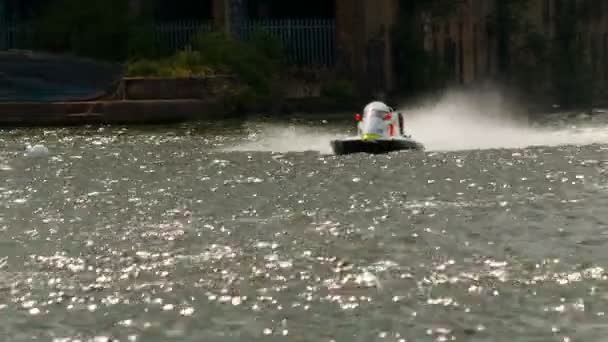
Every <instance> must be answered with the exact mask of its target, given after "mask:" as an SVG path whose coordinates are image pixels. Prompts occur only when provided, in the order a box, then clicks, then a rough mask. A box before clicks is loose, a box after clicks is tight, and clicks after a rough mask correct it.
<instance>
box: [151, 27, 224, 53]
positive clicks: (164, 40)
mask: <svg viewBox="0 0 608 342" xmlns="http://www.w3.org/2000/svg"><path fill="white" fill-rule="evenodd" d="M214 29H215V28H214V25H213V23H212V22H209V21H179V22H171V23H161V24H157V25H155V27H154V36H155V37H154V39H155V42H156V44H157V45H159V46H162V47H166V48H168V49H170V50H173V51H177V50H182V49H184V48H186V46H187V45H188V44H189V43H190V42H191V41H192V39H193V38H194V37H195V36H196V35H197V34H199V33H209V32H212V31H214Z"/></svg>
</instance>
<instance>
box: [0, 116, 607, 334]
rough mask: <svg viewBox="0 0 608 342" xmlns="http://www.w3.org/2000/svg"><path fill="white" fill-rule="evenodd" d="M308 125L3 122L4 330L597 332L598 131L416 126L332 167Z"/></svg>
mask: <svg viewBox="0 0 608 342" xmlns="http://www.w3.org/2000/svg"><path fill="white" fill-rule="evenodd" d="M324 120H326V121H324ZM324 120H321V119H307V120H300V121H289V120H285V121H284V122H283V123H276V121H275V123H273V124H267V123H265V121H261V120H253V121H247V122H233V123H231V122H225V123H222V124H217V123H216V124H213V123H200V124H192V125H185V126H176V127H163V128H138V129H135V128H122V127H103V128H97V127H94V128H89V129H47V130H43V129H27V130H25V129H21V130H4V131H0V144H1V145H2V146H3V149H2V150H0V177H1V179H2V181H1V182H0V293H1V295H0V314H1V315H2V320H0V333H1V334H2V336H5V338H4V339H5V340H6V341H32V340H37V341H95V342H98V341H311V342H312V341H315V342H316V341H349V342H350V341H366V342H367V341H600V340H603V339H604V338H605V336H607V335H608V317H606V314H608V275H607V274H606V271H605V269H606V267H608V210H606V208H607V207H608V175H607V173H606V172H607V170H608V161H607V158H606V154H607V152H608V145H606V144H604V142H608V139H606V138H605V137H606V132H608V128H606V127H608V126H605V125H603V124H600V123H597V122H596V123H594V124H592V125H590V126H589V127H590V128H581V127H578V128H572V127H570V126H569V125H570V124H568V125H566V126H564V127H562V128H559V129H555V128H552V129H550V130H549V129H546V130H539V129H532V128H527V129H524V128H521V127H515V126H509V125H506V124H504V125H494V126H491V125H490V124H489V123H487V124H482V125H481V126H480V125H478V126H474V125H470V123H471V122H478V121H479V120H469V121H466V120H465V121H459V122H461V123H462V122H465V123H467V127H469V126H473V127H469V128H466V129H465V128H463V127H464V125H460V126H458V125H455V124H454V122H451V121H449V120H448V122H450V123H449V124H448V123H446V121H445V118H444V121H443V124H442V123H441V122H442V121H441V120H440V119H439V118H438V117H434V118H432V117H431V116H429V117H428V121H426V122H432V125H431V126H432V127H427V126H424V124H423V123H422V122H425V121H421V120H420V119H416V120H415V119H412V121H411V122H409V123H410V126H409V127H410V128H411V130H412V134H414V136H415V137H419V138H420V139H421V140H422V141H423V142H424V143H426V144H427V147H428V149H427V151H425V152H402V153H393V154H389V155H381V156H370V155H351V156H343V157H336V156H333V155H331V153H328V152H329V150H328V139H331V138H333V137H336V136H339V135H342V134H345V133H347V132H349V130H351V131H352V128H353V127H352V126H353V122H352V120H351V119H350V114H349V115H348V116H347V117H346V119H339V120H338V119H324ZM482 126H483V127H482ZM431 128H434V130H433V129H431ZM433 132H435V133H433ZM450 137H451V138H452V140H451V141H450V139H449V138H450ZM458 137H459V138H458ZM458 139H460V140H458ZM463 139H464V140H463ZM28 143H31V144H34V143H43V144H45V145H46V146H47V147H48V148H49V150H50V155H49V157H48V158H43V159H30V158H25V157H24V156H23V146H25V145H26V144H28ZM522 144H523V145H538V146H531V147H522V146H520V145H522ZM500 145H503V146H500ZM273 151H274V152H273Z"/></svg>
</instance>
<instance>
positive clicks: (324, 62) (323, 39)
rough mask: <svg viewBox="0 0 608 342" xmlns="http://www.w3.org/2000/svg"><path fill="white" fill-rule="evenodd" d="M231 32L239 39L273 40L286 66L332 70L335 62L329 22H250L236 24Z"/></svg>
mask: <svg viewBox="0 0 608 342" xmlns="http://www.w3.org/2000/svg"><path fill="white" fill-rule="evenodd" d="M234 30H235V33H236V34H237V35H238V36H240V37H241V38H243V39H248V38H249V37H250V36H251V34H253V33H255V32H265V33H268V34H269V35H271V36H273V37H275V38H277V39H278V40H279V41H280V42H281V43H282V44H283V47H284V48H285V52H286V55H287V59H288V60H287V62H288V63H290V64H298V65H317V66H332V65H333V64H334V61H335V46H336V43H335V36H336V34H335V32H336V26H335V21H334V20H333V19H284V20H250V21H245V22H242V23H240V24H238V25H237V26H236V27H234Z"/></svg>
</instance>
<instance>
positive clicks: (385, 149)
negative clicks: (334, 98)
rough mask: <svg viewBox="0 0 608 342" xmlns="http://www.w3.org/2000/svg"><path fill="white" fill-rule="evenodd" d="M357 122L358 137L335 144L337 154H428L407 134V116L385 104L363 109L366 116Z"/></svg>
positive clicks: (348, 138) (376, 104)
mask: <svg viewBox="0 0 608 342" xmlns="http://www.w3.org/2000/svg"><path fill="white" fill-rule="evenodd" d="M355 120H356V121H357V132H358V135H357V136H354V137H347V138H345V139H337V140H332V141H331V142H330V144H331V148H332V149H333V151H334V154H336V155H344V154H351V153H371V154H381V153H389V152H395V151H402V150H424V145H423V144H421V143H419V142H418V141H416V140H414V139H412V137H411V136H410V135H407V134H406V133H405V123H404V120H403V114H402V113H400V112H396V111H395V110H393V109H392V108H391V107H389V106H387V105H386V104H384V103H382V102H371V103H370V104H368V105H367V106H365V108H364V109H363V115H361V114H356V115H355Z"/></svg>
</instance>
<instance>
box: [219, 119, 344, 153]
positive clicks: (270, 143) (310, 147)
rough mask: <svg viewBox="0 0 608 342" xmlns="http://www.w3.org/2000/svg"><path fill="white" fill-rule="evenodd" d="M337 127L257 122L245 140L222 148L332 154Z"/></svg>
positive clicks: (227, 150) (226, 149) (241, 150)
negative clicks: (331, 141)
mask: <svg viewBox="0 0 608 342" xmlns="http://www.w3.org/2000/svg"><path fill="white" fill-rule="evenodd" d="M332 131H335V129H333V130H332V129H331V128H329V127H323V126H321V127H311V126H304V125H285V124H256V125H255V126H254V127H252V129H251V133H250V134H249V135H248V136H247V139H246V140H245V141H243V142H239V143H237V144H235V145H232V146H229V147H225V148H222V151H226V152H234V151H240V152H250V151H255V152H278V153H287V152H307V151H313V152H319V153H322V154H331V153H332V150H331V146H330V144H329V142H330V140H332V139H335V138H336V136H337V134H336V133H335V132H332Z"/></svg>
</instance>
